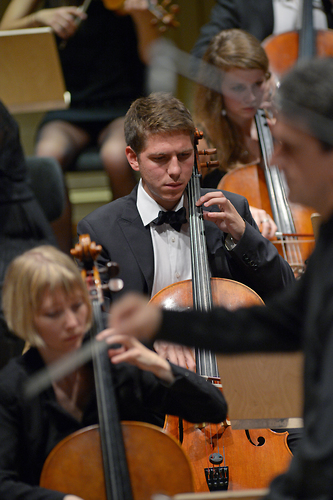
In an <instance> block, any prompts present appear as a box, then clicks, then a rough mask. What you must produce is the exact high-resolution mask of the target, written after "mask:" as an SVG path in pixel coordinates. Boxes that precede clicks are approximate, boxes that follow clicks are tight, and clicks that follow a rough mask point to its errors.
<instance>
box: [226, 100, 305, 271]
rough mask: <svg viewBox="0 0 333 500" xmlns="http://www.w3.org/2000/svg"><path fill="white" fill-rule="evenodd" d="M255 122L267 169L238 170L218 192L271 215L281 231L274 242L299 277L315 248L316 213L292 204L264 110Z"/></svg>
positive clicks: (255, 166)
mask: <svg viewBox="0 0 333 500" xmlns="http://www.w3.org/2000/svg"><path fill="white" fill-rule="evenodd" d="M255 123H256V127H257V132H258V140H259V144H260V149H261V153H262V159H263V167H262V168H261V166H259V165H245V166H241V167H238V168H235V169H234V170H231V171H230V172H228V173H227V174H226V175H224V176H223V177H222V179H221V181H220V182H219V185H218V189H225V190H227V191H232V192H234V193H238V194H241V195H243V196H245V197H246V198H247V200H248V202H249V204H250V205H251V206H254V207H258V208H263V209H264V210H265V211H266V212H267V213H268V214H269V215H271V217H272V218H273V220H274V222H275V224H276V225H277V228H278V232H277V234H276V237H275V238H274V239H273V240H272V243H273V244H274V245H276V246H277V249H278V251H279V254H280V255H281V256H282V257H283V258H284V259H285V260H287V262H288V263H289V265H290V266H291V268H292V270H293V271H294V274H295V276H296V277H299V276H301V274H303V272H304V271H305V266H306V260H307V259H308V257H309V256H310V254H311V253H312V251H313V249H314V244H315V240H314V236H313V229H312V223H311V215H312V214H313V212H314V210H312V209H311V208H309V207H305V206H302V205H299V204H295V203H290V202H289V200H288V195H287V187H286V183H285V179H284V177H283V175H282V173H281V172H280V171H279V169H278V167H277V166H276V165H271V163H270V159H271V157H272V155H273V150H274V145H273V140H272V135H271V132H270V129H269V126H268V122H267V118H266V113H265V111H264V110H262V109H259V110H258V111H257V113H256V116H255Z"/></svg>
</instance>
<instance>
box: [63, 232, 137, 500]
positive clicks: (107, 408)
mask: <svg viewBox="0 0 333 500" xmlns="http://www.w3.org/2000/svg"><path fill="white" fill-rule="evenodd" d="M101 249H102V247H100V248H99V246H96V245H95V244H94V243H91V241H90V237H89V235H81V236H80V244H79V245H76V246H75V249H73V250H71V254H72V255H73V256H74V257H76V258H77V259H79V260H81V262H82V263H83V270H82V276H83V278H84V280H85V282H86V285H87V288H88V292H89V295H90V298H91V302H92V307H93V320H94V321H93V325H92V327H91V329H90V338H91V340H93V341H94V340H95V337H96V335H97V334H98V333H99V332H101V331H102V330H103V329H104V322H103V316H102V304H103V293H102V288H101V281H100V276H99V273H98V270H97V266H96V265H95V262H94V261H95V259H96V258H97V256H98V255H99V253H100V251H101ZM91 349H92V360H93V369H94V377H95V390H96V399H97V408H98V419H99V429H100V436H101V448H102V457H103V470H104V481H105V491H106V500H133V495H132V489H131V483H130V477H129V471H128V466H127V460H126V452H125V446H124V442H123V435H122V427H121V422H120V418H119V414H118V404H117V397H116V392H115V388H114V383H113V377H112V367H113V365H112V363H110V360H109V357H108V354H107V351H106V350H103V351H101V350H100V349H99V348H98V346H97V342H91Z"/></svg>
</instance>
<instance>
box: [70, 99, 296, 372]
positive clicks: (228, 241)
mask: <svg viewBox="0 0 333 500" xmlns="http://www.w3.org/2000/svg"><path fill="white" fill-rule="evenodd" d="M194 132H195V126H194V123H193V120H192V117H191V114H190V112H189V111H188V110H187V109H186V107H185V106H184V105H183V103H182V102H180V101H179V100H178V99H177V98H175V97H173V96H171V95H169V94H165V93H155V94H151V95H150V96H148V97H143V98H139V99H137V100H136V101H135V102H134V103H133V104H132V106H131V108H130V109H129V111H128V112H127V115H126V119H125V136H126V142H127V147H126V156H127V159H128V161H129V163H130V165H131V167H132V168H133V170H135V171H136V172H139V173H140V175H141V179H140V182H139V184H138V186H136V187H135V188H134V190H133V191H132V193H131V194H130V195H128V196H125V197H123V198H121V199H118V200H115V201H113V202H111V203H109V204H107V205H104V206H102V207H100V208H98V209H97V210H95V211H94V212H92V213H91V214H89V215H88V216H87V217H85V218H84V219H83V220H82V221H80V222H79V224H78V233H79V234H85V233H88V234H89V235H90V237H91V239H92V241H95V242H96V243H97V244H100V245H102V247H103V250H102V253H101V255H100V258H99V263H100V264H101V265H104V264H105V263H106V262H108V261H111V260H112V261H115V262H117V263H118V264H119V267H120V274H119V277H120V278H121V279H122V280H123V281H124V288H123V290H122V292H121V293H120V294H117V296H115V297H114V298H116V297H119V296H120V295H121V294H122V293H124V292H126V291H137V292H141V293H144V294H146V295H148V297H151V296H153V295H155V293H157V292H158V291H159V290H160V289H162V288H163V287H165V286H168V285H170V284H172V283H175V282H177V281H181V280H185V279H189V278H191V254H190V234H189V223H188V220H186V221H184V223H183V224H182V225H181V228H180V230H179V231H177V230H176V229H174V228H173V227H172V226H170V225H168V224H165V223H163V224H161V225H157V224H155V223H154V221H155V219H157V217H158V214H159V211H170V210H174V211H177V210H179V209H181V208H182V207H185V211H186V212H187V193H186V186H187V183H188V181H189V179H190V177H191V175H192V169H193V162H194ZM201 194H202V196H201V198H200V199H199V200H198V202H197V203H198V204H199V205H203V208H204V211H205V215H204V219H205V233H206V242H207V250H208V259H209V264H210V268H211V274H212V276H215V277H222V278H229V279H233V280H236V281H239V282H242V283H244V284H245V285H247V286H249V287H250V288H252V289H253V290H255V291H256V292H257V293H258V294H259V295H260V296H261V297H262V298H263V299H264V300H266V299H267V298H268V297H269V296H271V295H273V294H274V293H275V292H276V291H278V290H281V289H282V288H284V287H285V286H287V285H288V284H290V283H292V282H293V281H294V276H293V273H292V271H291V268H290V267H289V265H288V263H287V262H286V261H285V260H284V259H282V258H281V257H280V256H279V254H278V252H277V250H276V248H275V247H274V245H273V244H272V243H271V242H270V241H269V240H267V239H266V238H264V237H263V236H262V235H261V233H260V232H259V230H258V227H257V225H256V223H255V222H254V220H253V218H252V216H251V213H250V210H249V205H248V203H247V200H246V199H245V198H244V197H242V196H239V195H237V194H233V193H229V192H222V191H217V190H208V189H205V190H202V193H201ZM187 219H188V216H187ZM159 352H160V353H161V354H163V352H161V351H159ZM165 355H166V356H168V357H169V358H170V359H171V360H173V361H175V362H179V363H180V364H182V363H184V360H183V359H181V358H182V353H180V354H179V353H178V352H177V353H175V352H170V350H168V352H167V354H165ZM185 357H186V356H185ZM186 362H187V364H188V366H191V360H190V361H186Z"/></svg>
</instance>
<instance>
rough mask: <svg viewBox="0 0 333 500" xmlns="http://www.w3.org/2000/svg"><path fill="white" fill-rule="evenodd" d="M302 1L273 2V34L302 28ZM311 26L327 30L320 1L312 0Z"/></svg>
mask: <svg viewBox="0 0 333 500" xmlns="http://www.w3.org/2000/svg"><path fill="white" fill-rule="evenodd" d="M302 4H303V0H273V9H274V31H273V34H274V35H277V34H279V33H284V32H286V31H295V30H298V29H300V27H301V26H302ZM312 5H313V26H314V28H315V29H327V18H326V14H325V11H324V7H323V4H322V2H321V0H313V2H312Z"/></svg>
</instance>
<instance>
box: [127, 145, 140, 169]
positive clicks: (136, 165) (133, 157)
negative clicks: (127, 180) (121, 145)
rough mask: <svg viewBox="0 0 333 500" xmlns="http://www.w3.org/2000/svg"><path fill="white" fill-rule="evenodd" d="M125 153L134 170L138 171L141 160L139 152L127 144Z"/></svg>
mask: <svg viewBox="0 0 333 500" xmlns="http://www.w3.org/2000/svg"><path fill="white" fill-rule="evenodd" d="M125 154H126V157H127V161H128V163H129V164H130V165H131V167H132V168H133V170H135V171H136V172H138V171H139V162H138V157H137V154H136V153H135V152H134V151H133V149H132V148H131V147H130V146H126V149H125Z"/></svg>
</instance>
